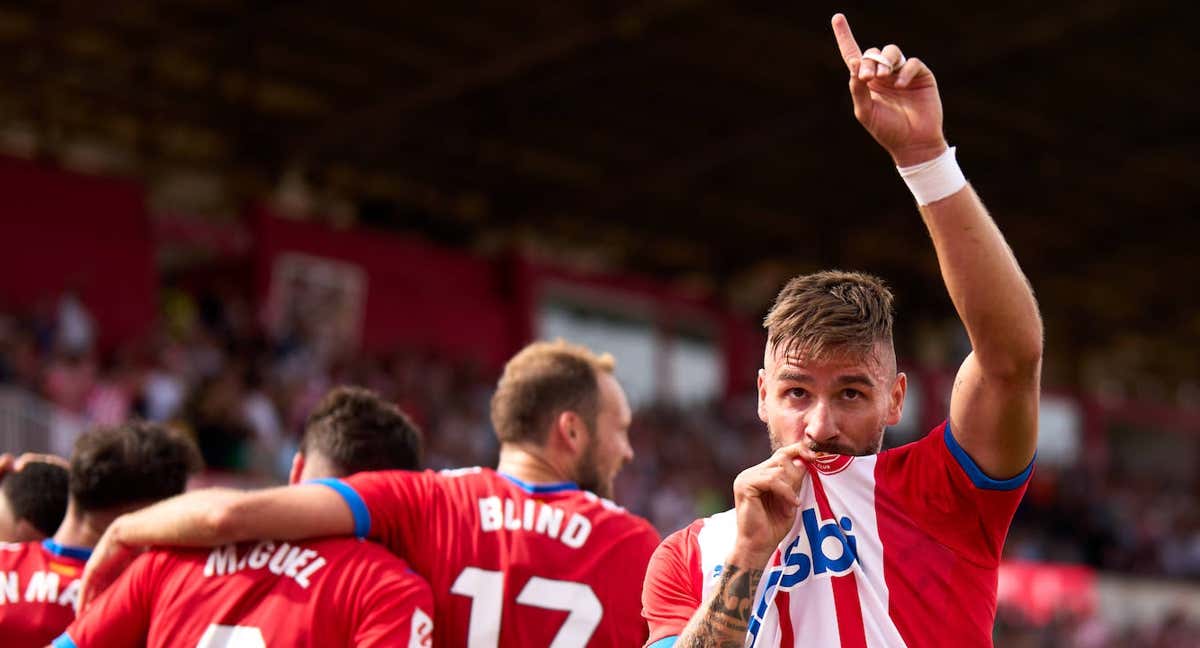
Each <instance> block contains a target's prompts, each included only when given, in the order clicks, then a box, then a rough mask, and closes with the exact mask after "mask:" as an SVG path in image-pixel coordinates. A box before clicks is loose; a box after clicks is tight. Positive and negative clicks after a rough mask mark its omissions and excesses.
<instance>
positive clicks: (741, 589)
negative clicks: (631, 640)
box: [680, 564, 763, 648]
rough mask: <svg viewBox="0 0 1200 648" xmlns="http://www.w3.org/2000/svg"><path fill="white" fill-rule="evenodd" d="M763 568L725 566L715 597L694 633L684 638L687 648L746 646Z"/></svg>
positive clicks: (683, 644)
mask: <svg viewBox="0 0 1200 648" xmlns="http://www.w3.org/2000/svg"><path fill="white" fill-rule="evenodd" d="M762 575H763V570H761V569H744V568H742V567H738V566H736V565H728V564H727V565H725V567H724V571H722V572H721V578H720V580H719V581H717V585H716V588H715V589H714V592H713V597H712V600H711V602H710V603H709V605H708V609H707V610H705V613H704V615H703V616H701V617H700V619H699V623H698V624H697V623H693V624H692V627H691V628H690V629H691V630H692V632H685V633H684V636H683V637H681V643H680V647H681V648H683V647H684V646H686V647H687V648H739V647H740V646H743V645H745V642H746V629H747V628H748V627H749V626H750V615H751V613H752V612H753V610H754V592H755V590H757V589H758V581H759V579H760V578H762Z"/></svg>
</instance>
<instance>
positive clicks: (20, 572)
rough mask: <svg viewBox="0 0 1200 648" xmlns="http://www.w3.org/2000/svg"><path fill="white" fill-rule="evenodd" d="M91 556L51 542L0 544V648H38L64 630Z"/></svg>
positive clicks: (73, 614)
mask: <svg viewBox="0 0 1200 648" xmlns="http://www.w3.org/2000/svg"><path fill="white" fill-rule="evenodd" d="M91 554H92V551H91V549H85V548H81V547H66V546H63V545H60V544H57V543H56V542H54V541H53V540H44V541H42V542H20V543H7V542H5V543H0V645H2V646H4V648H25V647H26V646H28V647H30V648H35V647H36V648H43V646H45V645H46V644H48V643H50V641H51V640H52V639H54V638H55V637H57V636H58V635H59V633H61V632H62V631H63V630H64V629H66V627H67V626H68V625H70V624H71V621H73V620H74V619H75V601H76V600H77V599H78V598H79V587H80V582H79V577H80V576H82V575H83V566H84V565H85V564H86V563H87V559H88V557H89V556H91Z"/></svg>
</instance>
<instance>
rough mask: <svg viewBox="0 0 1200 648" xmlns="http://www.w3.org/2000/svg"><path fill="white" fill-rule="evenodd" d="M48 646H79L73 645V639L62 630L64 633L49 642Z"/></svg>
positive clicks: (60, 647)
mask: <svg viewBox="0 0 1200 648" xmlns="http://www.w3.org/2000/svg"><path fill="white" fill-rule="evenodd" d="M50 648H79V647H78V646H76V645H75V640H74V639H72V638H71V635H69V634H67V633H65V632H64V633H62V634H60V635H58V638H57V639H55V640H54V641H51V642H50Z"/></svg>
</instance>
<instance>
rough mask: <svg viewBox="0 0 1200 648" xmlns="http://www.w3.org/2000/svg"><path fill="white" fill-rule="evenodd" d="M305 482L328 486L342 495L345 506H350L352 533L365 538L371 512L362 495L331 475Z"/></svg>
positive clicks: (369, 530)
mask: <svg viewBox="0 0 1200 648" xmlns="http://www.w3.org/2000/svg"><path fill="white" fill-rule="evenodd" d="M305 483H306V484H320V485H322V486H328V487H330V488H332V489H333V490H334V491H336V492H337V494H338V495H341V496H342V499H343V500H346V506H349V507H350V514H351V515H353V516H354V535H355V536H356V537H359V538H365V537H367V536H368V535H370V533H371V512H370V511H368V510H367V504H366V502H363V498H362V496H360V495H359V494H358V491H356V490H354V489H353V488H351V487H350V485H349V484H347V483H346V482H344V481H342V480H340V479H333V478H331V477H325V478H323V479H311V480H309V481H307V482H305Z"/></svg>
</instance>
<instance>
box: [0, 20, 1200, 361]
mask: <svg viewBox="0 0 1200 648" xmlns="http://www.w3.org/2000/svg"><path fill="white" fill-rule="evenodd" d="M835 10H842V11H845V12H846V13H847V15H848V16H849V18H850V20H851V24H852V25H853V26H854V28H855V32H856V35H857V36H858V38H859V40H860V42H863V43H865V44H879V45H881V44H884V43H885V42H888V41H890V40H892V39H894V40H896V41H897V42H899V43H900V44H901V46H902V47H903V48H904V49H905V50H906V52H907V53H908V54H909V55H919V56H920V57H921V58H922V59H924V60H926V61H927V62H928V63H929V64H930V66H931V67H932V68H933V70H934V71H935V73H936V75H937V78H938V82H939V85H940V87H941V88H942V91H943V97H944V102H945V106H946V115H947V118H946V131H947V133H948V136H949V138H950V139H951V141H952V143H954V144H957V145H958V146H959V158H960V160H961V161H962V163H963V167H964V169H965V170H966V172H967V174H968V177H970V178H971V179H972V180H973V181H974V182H975V184H976V186H977V188H978V189H979V191H980V193H981V194H982V195H983V196H984V198H985V201H986V202H987V203H988V205H989V206H990V208H991V210H992V211H993V213H994V215H995V217H996V218H997V220H998V221H999V222H1000V223H1001V226H1002V228H1003V229H1004V230H1005V232H1006V234H1007V235H1008V237H1009V239H1010V241H1011V242H1012V244H1013V246H1014V248H1015V249H1016V252H1017V254H1018V256H1019V258H1020V259H1021V261H1022V262H1023V264H1024V266H1025V268H1026V270H1027V273H1028V274H1029V275H1030V277H1031V279H1032V281H1033V283H1034V284H1035V287H1036V289H1037V292H1038V295H1039V298H1040V300H1041V303H1042V306H1043V309H1044V312H1045V314H1046V316H1047V320H1048V324H1049V326H1048V328H1047V330H1048V335H1049V337H1050V343H1051V348H1052V349H1055V350H1056V355H1055V357H1057V358H1059V359H1060V361H1059V362H1058V363H1057V366H1055V367H1052V368H1053V369H1054V370H1055V371H1056V372H1058V373H1059V374H1060V375H1061V376H1062V377H1063V379H1066V380H1071V379H1076V378H1079V375H1078V371H1080V370H1081V369H1080V368H1079V363H1078V362H1077V360H1078V359H1079V358H1082V357H1084V355H1085V354H1086V353H1087V352H1088V351H1089V350H1093V349H1098V348H1103V349H1106V350H1109V351H1114V350H1115V351H1114V352H1115V356H1120V357H1126V360H1124V361H1121V360H1114V361H1113V362H1112V364H1109V365H1105V366H1104V368H1103V370H1104V371H1115V372H1121V371H1139V372H1147V371H1149V372H1159V373H1162V374H1164V375H1166V376H1169V377H1170V378H1172V379H1178V378H1182V377H1185V376H1194V375H1195V368H1196V367H1197V366H1200V344H1197V343H1196V342H1197V339H1200V296H1198V295H1200V293H1198V292H1197V291H1196V290H1195V289H1194V288H1187V286H1188V285H1190V282H1189V280H1188V277H1190V276H1192V275H1193V274H1194V272H1195V268H1196V265H1197V261H1198V257H1200V255H1198V254H1197V253H1196V241H1197V240H1200V218H1198V217H1197V216H1198V214H1197V207H1198V206H1200V205H1198V203H1200V200H1198V196H1200V191H1198V189H1197V186H1198V185H1200V182H1198V181H1197V179H1198V178H1200V159H1198V158H1197V155H1196V153H1197V146H1196V145H1197V139H1196V135H1195V132H1197V131H1196V130H1195V129H1194V126H1195V102H1194V96H1193V95H1194V93H1193V92H1189V91H1187V90H1186V88H1187V87H1191V86H1192V85H1194V84H1193V83H1191V82H1190V81H1189V79H1190V77H1191V74H1190V71H1191V66H1192V65H1194V64H1195V62H1196V61H1198V60H1200V57H1198V56H1197V50H1198V48H1197V47H1196V46H1195V44H1194V42H1195V39H1194V36H1193V35H1189V34H1186V33H1184V31H1183V30H1182V29H1181V28H1180V26H1182V25H1193V24H1195V23H1196V21H1195V18H1196V17H1197V16H1196V13H1197V12H1196V10H1195V9H1194V5H1192V4H1186V3H1185V4H1180V3H1170V2H1165V1H1162V0H1159V1H1154V0H1149V1H1138V2H1133V1H1131V0H1097V1H1092V2H1078V3H1037V2H1022V3H988V4H986V5H976V3H961V2H945V1H943V2H923V3H891V4H888V5H886V6H883V5H882V4H881V3H869V4H868V3H863V2H858V3H853V4H843V5H836V6H835V5H832V4H827V3H805V2H786V3H784V2H761V1H759V2H750V1H739V2H715V1H714V2H704V1H701V0H648V1H646V2H640V3H630V2H610V1H589V2H490V3H484V4H476V3H451V2H438V3H427V4H426V5H425V6H417V5H416V4H415V3H395V2H367V3H328V2H245V1H236V0H224V1H213V2H194V1H178V2H149V1H147V0H116V1H114V2H104V3H93V2H79V1H75V2H62V3H41V2H10V3H6V4H5V6H4V7H3V8H0V56H3V58H4V60H5V61H6V65H4V66H0V80H2V83H3V88H2V89H0V131H3V132H2V133H0V134H2V136H3V139H4V141H5V142H6V144H5V146H6V147H7V148H8V149H10V150H12V149H13V148H14V147H17V148H19V147H20V146H21V143H22V142H27V140H30V137H28V136H27V135H28V134H27V133H26V135H22V134H21V133H22V132H23V131H21V130H20V129H21V128H25V129H26V130H27V131H30V132H32V133H33V134H34V135H33V136H32V140H30V141H33V142H34V143H33V144H30V146H31V147H32V148H33V149H35V153H37V154H39V155H43V156H48V157H55V156H64V155H67V153H66V152H65V150H66V149H67V148H69V147H74V148H75V149H80V148H81V147H82V148H83V149H86V148H87V145H88V144H89V143H92V144H94V145H95V146H99V147H101V148H103V149H104V150H105V151H106V152H107V153H106V155H107V157H106V159H107V160H108V164H109V166H111V167H113V168H115V169H116V170H118V171H121V172H125V173H128V174H131V175H134V176H137V177H142V178H144V179H146V181H147V182H148V183H149V184H150V185H151V186H153V184H154V183H155V182H156V180H158V179H161V178H162V177H163V176H164V175H165V174H166V173H167V171H166V170H168V169H216V170H218V172H219V174H220V176H221V178H222V182H223V183H225V184H224V186H227V187H228V188H229V193H230V194H231V201H237V200H245V199H249V198H250V197H252V196H255V195H261V194H262V193H263V192H264V191H269V190H270V189H271V188H272V187H274V186H275V185H276V183H278V181H279V178H280V177H281V176H282V175H284V174H285V172H286V171H288V170H290V169H303V171H304V176H305V177H306V178H307V179H308V180H309V181H310V182H311V183H312V185H313V186H314V187H315V188H316V190H317V191H318V192H326V193H330V194H337V195H341V196H349V197H351V198H353V199H355V200H356V201H358V207H359V210H358V213H359V216H360V218H361V219H362V220H364V221H366V222H367V223H369V224H376V225H384V226H398V227H408V228H415V229H419V230H421V231H423V232H424V233H426V234H427V235H429V236H432V237H434V238H435V239H438V240H442V241H446V242H451V243H458V244H469V245H477V246H478V245H486V244H487V243H488V242H489V241H496V240H509V239H512V238H513V237H523V236H525V234H531V236H532V238H533V239H535V240H536V241H537V242H538V244H539V245H540V246H541V248H542V249H544V250H556V249H564V250H572V251H574V250H580V249H585V250H590V251H593V252H595V255H594V257H596V258H600V259H603V261H604V262H605V263H608V264H611V265H613V266H616V267H623V268H632V269H634V270H638V271H643V272H651V273H655V274H659V275H665V276H670V277H675V278H681V279H686V280H688V281H689V282H691V283H693V284H694V283H697V282H698V283H700V284H702V285H706V286H710V287H712V288H713V289H714V290H716V291H720V292H724V293H726V294H728V295H731V297H732V299H733V300H734V301H739V300H740V301H742V302H743V303H744V304H746V305H747V307H748V309H750V310H752V309H754V308H759V307H761V306H762V305H763V304H765V300H766V298H767V297H768V296H769V294H770V290H772V289H773V288H774V287H775V286H777V285H778V284H777V283H775V280H776V279H777V278H778V277H780V276H782V274H781V273H783V272H790V271H793V270H797V269H806V268H817V267H823V266H843V267H858V268H865V269H869V270H873V271H876V272H878V273H880V274H882V275H884V276H886V277H888V278H889V279H890V280H891V281H892V282H893V283H894V284H895V285H896V286H897V288H898V292H899V293H900V297H901V304H902V307H904V306H903V305H904V304H906V303H907V304H908V305H909V306H912V305H917V306H924V305H931V306H933V307H934V308H940V309H945V310H946V311H947V312H948V304H947V302H946V300H945V298H944V296H943V295H942V292H943V291H942V290H941V288H940V287H939V286H938V283H937V282H938V280H937V269H936V266H935V260H934V258H933V255H932V252H931V249H930V247H929V244H928V242H927V239H926V236H925V233H924V230H923V227H922V225H921V223H920V220H919V218H918V217H917V215H916V213H915V210H913V208H912V206H911V201H910V199H909V197H908V196H907V194H906V191H905V189H904V187H903V185H901V183H899V182H898V181H897V180H896V178H895V177H894V175H893V173H892V171H891V170H890V168H889V165H888V161H887V160H886V158H885V156H884V155H883V154H882V153H881V152H880V151H879V150H878V148H877V147H876V146H875V144H874V143H873V142H871V141H870V140H869V138H868V137H867V136H866V135H865V134H864V133H863V132H862V131H861V129H860V128H859V126H858V125H857V124H856V123H855V122H854V121H853V117H852V115H851V112H850V109H849V98H848V96H847V93H846V88H845V72H844V69H843V67H842V63H841V61H840V60H839V58H838V55H837V52H836V49H835V46H834V43H833V38H832V36H831V34H830V32H829V28H828V20H829V17H830V15H831V14H832V13H833V12H834V11H835ZM1184 13H1186V14H1188V15H1183V14H1184ZM22 137H25V139H22ZM113 151H116V152H117V154H116V155H115V157H114V155H113V153H112V152H113ZM75 155H76V156H78V155H82V154H79V153H76V154H75ZM84 157H86V155H84ZM114 160H115V161H114ZM764 277H767V280H764ZM763 286H766V288H763ZM1122 354H1124V356H1122ZM1106 356H1108V357H1110V358H1111V357H1114V353H1107V354H1106Z"/></svg>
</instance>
